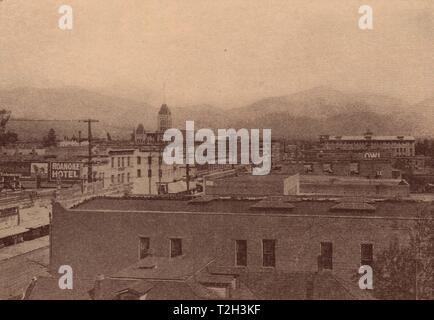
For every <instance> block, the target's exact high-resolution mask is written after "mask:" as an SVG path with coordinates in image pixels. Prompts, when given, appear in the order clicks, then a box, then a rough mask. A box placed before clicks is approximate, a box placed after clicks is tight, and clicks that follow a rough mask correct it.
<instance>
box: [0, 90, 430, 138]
mask: <svg viewBox="0 0 434 320" xmlns="http://www.w3.org/2000/svg"><path fill="white" fill-rule="evenodd" d="M3 108H4V109H7V110H10V111H11V112H12V119H11V120H10V122H9V123H8V128H7V129H8V130H11V131H15V132H17V133H18V135H19V138H20V139H21V140H29V139H40V138H41V137H42V136H43V135H44V134H46V132H47V131H48V130H49V129H50V128H54V129H55V130H56V132H57V135H58V136H59V137H63V136H65V135H66V136H72V135H73V134H75V135H77V134H78V131H79V130H81V131H83V132H84V135H83V136H85V135H86V132H87V128H86V126H85V124H84V123H80V122H78V121H71V120H80V119H85V118H95V119H98V120H99V121H100V122H99V123H97V124H96V125H95V126H94V127H95V129H94V132H95V135H96V136H104V135H105V133H106V132H109V133H110V135H111V136H112V137H113V138H128V137H129V136H130V134H131V133H132V130H133V128H135V127H137V125H138V124H139V123H142V124H143V125H144V127H145V129H146V130H155V129H156V123H157V113H158V109H159V106H153V105H150V104H147V103H145V102H139V101H135V100H132V99H125V98H119V97H116V96H110V95H107V94H102V93H99V92H94V91H90V90H85V89H82V88H77V87H64V88H50V89H39V88H29V87H23V88H15V89H9V90H0V109H3ZM169 108H170V109H171V112H172V117H173V124H174V126H175V127H179V128H184V126H185V121H186V120H195V125H196V128H204V127H208V128H213V129H216V128H231V127H234V128H241V127H244V128H271V129H272V132H273V136H285V137H288V138H297V139H302V138H316V137H317V136H318V135H319V134H340V135H342V134H362V133H363V132H364V131H366V130H367V129H370V130H371V131H373V132H374V133H375V134H392V135H398V134H412V135H415V136H427V135H430V136H433V135H434V130H433V125H434V97H433V98H431V99H427V100H424V101H421V102H419V103H417V104H409V103H407V102H405V101H402V100H400V99H397V98H394V97H389V96H386V95H378V94H370V93H351V92H343V91H339V90H335V89H333V88H329V87H315V88H312V89H309V90H305V91H300V92H296V93H293V94H289V95H285V96H277V97H266V98H263V99H260V100H257V101H254V102H253V103H251V104H249V105H246V106H243V107H237V108H232V109H227V108H225V109H222V108H219V107H216V106H213V105H206V104H204V105H193V106H170V105H169ZM26 119H30V120H34V119H40V120H41V119H43V120H50V121H23V120H26ZM18 120H19V121H18ZM59 120H67V121H59Z"/></svg>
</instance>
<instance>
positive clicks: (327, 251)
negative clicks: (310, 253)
mask: <svg viewBox="0 0 434 320" xmlns="http://www.w3.org/2000/svg"><path fill="white" fill-rule="evenodd" d="M320 258H321V259H320V263H321V268H322V269H327V270H332V269H333V244H332V243H331V242H321V256H320Z"/></svg>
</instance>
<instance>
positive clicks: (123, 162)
mask: <svg viewBox="0 0 434 320" xmlns="http://www.w3.org/2000/svg"><path fill="white" fill-rule="evenodd" d="M123 167H125V158H124V157H122V168H123Z"/></svg>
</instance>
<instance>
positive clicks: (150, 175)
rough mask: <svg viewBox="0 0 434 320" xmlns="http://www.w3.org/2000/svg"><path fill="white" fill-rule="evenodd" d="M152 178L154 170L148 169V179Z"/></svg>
mask: <svg viewBox="0 0 434 320" xmlns="http://www.w3.org/2000/svg"><path fill="white" fill-rule="evenodd" d="M151 177H152V170H151V169H148V178H151Z"/></svg>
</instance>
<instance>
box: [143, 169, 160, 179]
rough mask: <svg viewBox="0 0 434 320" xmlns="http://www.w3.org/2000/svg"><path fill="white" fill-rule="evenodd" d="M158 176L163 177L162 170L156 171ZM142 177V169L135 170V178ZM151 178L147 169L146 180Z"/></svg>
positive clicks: (149, 170) (150, 171)
mask: <svg viewBox="0 0 434 320" xmlns="http://www.w3.org/2000/svg"><path fill="white" fill-rule="evenodd" d="M158 176H159V177H160V178H161V177H163V170H161V169H159V170H158ZM141 177H142V169H137V178H141ZM151 177H152V170H151V169H148V178H151Z"/></svg>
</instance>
